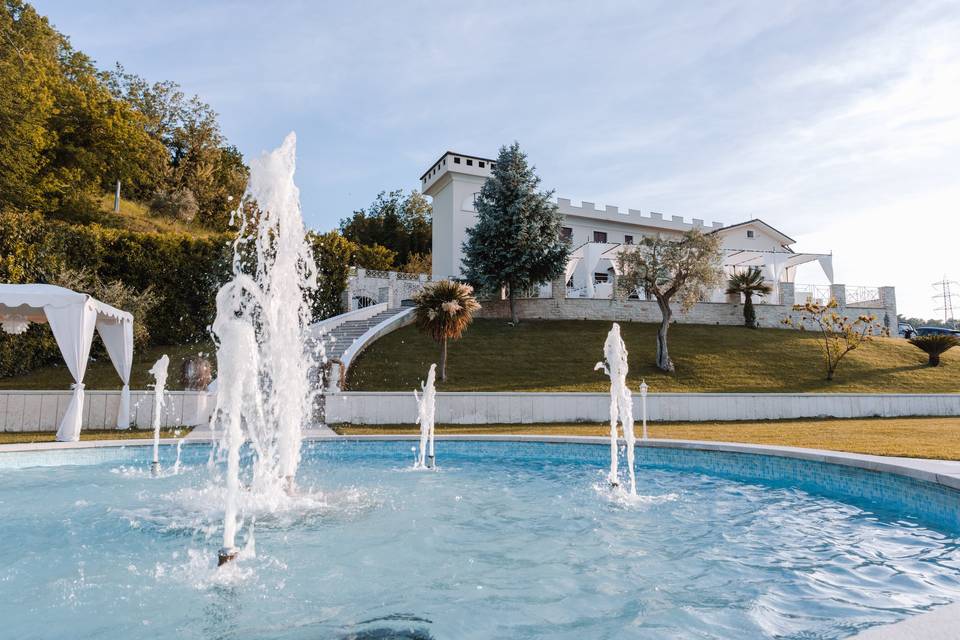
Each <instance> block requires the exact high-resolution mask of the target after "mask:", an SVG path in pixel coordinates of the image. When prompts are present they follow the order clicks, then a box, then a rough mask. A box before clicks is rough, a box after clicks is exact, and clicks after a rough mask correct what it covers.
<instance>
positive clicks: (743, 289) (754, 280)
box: [727, 267, 773, 328]
mask: <svg viewBox="0 0 960 640" xmlns="http://www.w3.org/2000/svg"><path fill="white" fill-rule="evenodd" d="M771 291H773V289H771V288H770V285H768V284H767V283H766V282H764V281H763V273H762V272H761V271H760V269H758V268H757V267H748V268H747V270H746V271H739V272H737V273H734V274H733V275H732V276H730V279H729V280H727V295H740V294H741V293H742V294H743V323H744V324H745V325H747V326H748V327H750V328H756V326H757V313H756V311H754V310H753V296H754V295H758V296H765V295H768V294H769V293H770V292H771Z"/></svg>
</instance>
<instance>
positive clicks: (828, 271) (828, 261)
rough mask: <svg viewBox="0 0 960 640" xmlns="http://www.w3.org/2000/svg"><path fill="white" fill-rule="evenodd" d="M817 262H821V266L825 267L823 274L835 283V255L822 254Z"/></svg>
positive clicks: (831, 282)
mask: <svg viewBox="0 0 960 640" xmlns="http://www.w3.org/2000/svg"><path fill="white" fill-rule="evenodd" d="M817 262H819V263H820V268H821V269H823V275H825V276H827V280H829V281H830V284H833V256H832V255H831V256H821V257H820V258H818V259H817Z"/></svg>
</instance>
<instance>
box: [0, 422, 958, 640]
mask: <svg viewBox="0 0 960 640" xmlns="http://www.w3.org/2000/svg"><path fill="white" fill-rule="evenodd" d="M210 439H211V433H210V432H209V431H199V432H198V431H196V430H195V431H194V432H193V433H191V434H190V437H188V438H185V439H183V438H161V439H160V444H161V445H176V444H177V443H178V442H179V441H180V440H184V444H187V445H190V444H198V443H207V442H209V441H210ZM419 439H420V436H419V435H418V434H374V435H344V436H341V435H337V434H335V433H332V434H331V432H329V431H320V430H310V431H308V432H307V433H306V434H305V435H304V438H303V440H304V441H305V442H328V441H341V442H343V441H347V442H384V441H418V440H419ZM436 439H437V440H438V441H467V442H470V441H473V442H545V443H550V444H587V445H603V446H609V444H610V439H609V438H607V437H603V436H551V435H520V434H450V435H437V436H436ZM152 444H153V439H152V438H130V439H126V440H81V441H79V442H30V443H18V444H3V445H0V455H2V454H3V453H17V452H28V451H57V450H71V449H95V448H101V447H121V448H122V447H127V446H130V447H142V446H150V445H152ZM637 446H638V447H641V448H642V447H659V448H669V449H692V450H700V451H722V452H728V453H741V454H748V455H761V456H775V457H781V458H796V459H799V460H808V461H811V462H822V463H827V464H836V465H841V466H846V467H855V468H859V469H865V470H868V471H877V472H881V473H890V474H894V475H900V476H905V477H908V478H913V479H916V480H920V481H924V482H930V483H934V484H938V485H942V486H944V487H948V488H950V489H953V490H955V491H960V461H956V460H939V459H929V458H902V457H894V456H877V455H870V454H863V453H849V452H845V451H829V450H826V449H809V448H803V447H786V446H779V445H766V444H748V443H738V442H718V441H707V440H668V439H647V440H637ZM958 626H960V602H955V603H952V604H947V605H943V606H938V607H936V608H934V609H932V610H930V611H927V612H924V613H920V614H916V615H913V616H910V617H908V618H906V619H904V620H901V621H899V622H895V623H892V624H889V625H883V626H880V627H873V628H871V629H867V630H865V631H862V632H860V633H858V634H856V635H855V636H852V639H853V640H912V639H914V638H918V637H923V638H924V639H925V640H956V638H957V635H956V633H955V631H956V629H957V627H958Z"/></svg>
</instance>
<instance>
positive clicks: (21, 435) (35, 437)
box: [0, 427, 191, 444]
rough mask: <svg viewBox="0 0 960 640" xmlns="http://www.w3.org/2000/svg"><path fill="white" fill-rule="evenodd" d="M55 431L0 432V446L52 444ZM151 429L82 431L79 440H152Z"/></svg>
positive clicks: (183, 431)
mask: <svg viewBox="0 0 960 640" xmlns="http://www.w3.org/2000/svg"><path fill="white" fill-rule="evenodd" d="M190 430H191V427H180V428H179V429H161V430H160V437H161V438H182V437H184V436H186V435H187V434H188V433H190ZM56 437H57V434H56V432H55V431H21V432H18V433H7V432H0V444H22V443H25V442H54V441H55V440H56ZM152 437H153V429H126V430H122V431H121V430H118V429H84V430H83V431H81V432H80V439H81V440H133V439H136V438H152Z"/></svg>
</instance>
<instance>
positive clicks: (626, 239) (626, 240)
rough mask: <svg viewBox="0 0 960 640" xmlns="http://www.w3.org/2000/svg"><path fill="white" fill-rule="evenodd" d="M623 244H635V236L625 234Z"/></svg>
mask: <svg viewBox="0 0 960 640" xmlns="http://www.w3.org/2000/svg"><path fill="white" fill-rule="evenodd" d="M623 244H633V236H627V235H625V236H623Z"/></svg>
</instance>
